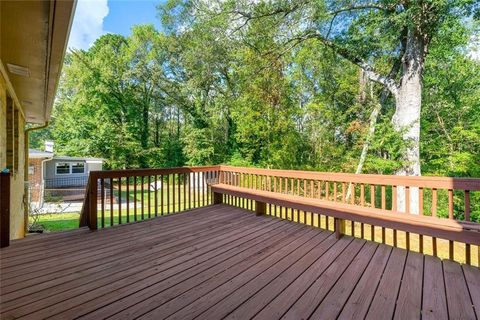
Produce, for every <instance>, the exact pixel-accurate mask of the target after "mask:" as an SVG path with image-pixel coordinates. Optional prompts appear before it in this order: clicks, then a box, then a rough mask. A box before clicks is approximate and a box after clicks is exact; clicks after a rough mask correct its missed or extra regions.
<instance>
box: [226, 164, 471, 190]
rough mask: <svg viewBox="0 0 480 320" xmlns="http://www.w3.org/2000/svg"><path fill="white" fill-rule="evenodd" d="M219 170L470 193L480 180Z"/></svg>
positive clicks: (236, 168)
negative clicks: (458, 190) (456, 190)
mask: <svg viewBox="0 0 480 320" xmlns="http://www.w3.org/2000/svg"><path fill="white" fill-rule="evenodd" d="M220 170H221V171H231V172H236V173H247V174H258V175H265V176H274V177H284V178H297V179H306V180H322V181H335V182H347V183H350V182H352V183H366V184H375V185H385V186H409V187H420V188H436V189H461V190H470V191H478V190H480V178H450V177H429V176H420V177H414V176H396V175H378V174H353V173H332V172H318V171H303V170H278V169H261V168H246V167H234V166H226V165H221V166H220Z"/></svg>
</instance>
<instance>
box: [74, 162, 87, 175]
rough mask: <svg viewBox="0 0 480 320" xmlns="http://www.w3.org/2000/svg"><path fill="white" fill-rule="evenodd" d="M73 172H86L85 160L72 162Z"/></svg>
mask: <svg viewBox="0 0 480 320" xmlns="http://www.w3.org/2000/svg"><path fill="white" fill-rule="evenodd" d="M72 173H85V163H83V162H74V163H72Z"/></svg>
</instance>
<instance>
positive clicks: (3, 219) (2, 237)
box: [0, 172, 10, 248]
mask: <svg viewBox="0 0 480 320" xmlns="http://www.w3.org/2000/svg"><path fill="white" fill-rule="evenodd" d="M9 245H10V173H9V172H1V173H0V248H4V247H8V246H9Z"/></svg>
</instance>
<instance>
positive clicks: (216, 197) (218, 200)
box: [213, 192, 223, 204]
mask: <svg viewBox="0 0 480 320" xmlns="http://www.w3.org/2000/svg"><path fill="white" fill-rule="evenodd" d="M222 203H223V194H222V193H218V192H214V193H213V204H222Z"/></svg>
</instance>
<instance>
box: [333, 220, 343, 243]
mask: <svg viewBox="0 0 480 320" xmlns="http://www.w3.org/2000/svg"><path fill="white" fill-rule="evenodd" d="M344 234H345V220H343V219H339V218H335V238H337V239H340V238H341V237H342V236H343V235H344Z"/></svg>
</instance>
